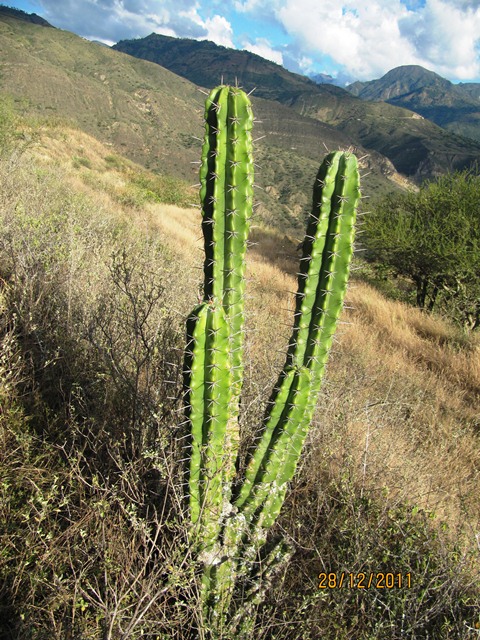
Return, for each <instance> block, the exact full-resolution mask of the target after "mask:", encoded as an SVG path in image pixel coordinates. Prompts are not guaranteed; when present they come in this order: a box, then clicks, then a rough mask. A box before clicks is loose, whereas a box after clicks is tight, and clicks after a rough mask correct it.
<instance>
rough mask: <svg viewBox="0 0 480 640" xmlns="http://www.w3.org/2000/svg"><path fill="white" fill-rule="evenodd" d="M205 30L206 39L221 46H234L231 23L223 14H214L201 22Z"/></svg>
mask: <svg viewBox="0 0 480 640" xmlns="http://www.w3.org/2000/svg"><path fill="white" fill-rule="evenodd" d="M203 26H204V27H205V29H206V30H207V39H208V40H212V41H213V42H215V43H216V44H220V45H222V46H223V47H230V48H232V49H233V48H234V47H235V45H234V44H233V39H232V38H233V29H232V25H231V24H230V23H229V22H228V20H227V19H226V18H224V17H223V16H219V15H215V16H213V18H207V19H206V20H205V22H204V23H203Z"/></svg>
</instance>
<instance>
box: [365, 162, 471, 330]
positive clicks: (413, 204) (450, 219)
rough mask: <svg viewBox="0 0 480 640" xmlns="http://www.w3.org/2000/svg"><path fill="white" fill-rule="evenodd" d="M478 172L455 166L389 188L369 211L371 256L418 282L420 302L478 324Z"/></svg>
mask: <svg viewBox="0 0 480 640" xmlns="http://www.w3.org/2000/svg"><path fill="white" fill-rule="evenodd" d="M479 210H480V176H478V175H474V174H473V173H471V172H468V171H464V172H457V173H453V174H449V175H446V176H442V177H440V178H438V179H437V180H436V181H434V182H429V183H426V184H425V185H423V186H422V188H421V189H420V191H419V192H418V193H404V194H400V193H397V194H390V195H388V196H386V197H385V198H384V199H383V200H382V201H380V203H379V204H378V205H377V206H376V207H375V209H374V211H373V212H372V213H371V214H370V215H369V216H367V217H366V222H365V231H366V237H365V246H366V248H367V249H368V253H369V256H370V258H372V259H374V260H376V261H378V262H381V263H383V264H385V265H387V266H388V267H390V268H391V269H392V271H393V272H394V273H396V274H398V275H401V276H405V277H408V278H409V279H410V280H411V281H412V283H413V284H414V286H415V291H416V303H417V306H419V307H420V308H422V309H423V308H424V309H428V310H429V311H432V310H433V309H439V310H441V311H442V312H444V313H445V314H446V315H447V316H449V317H451V318H453V319H455V320H457V321H459V322H461V323H462V324H463V325H464V326H465V327H466V328H469V329H476V328H478V327H479V326H480V302H479V300H480V281H479V278H478V264H479V263H480V225H479V214H478V212H479Z"/></svg>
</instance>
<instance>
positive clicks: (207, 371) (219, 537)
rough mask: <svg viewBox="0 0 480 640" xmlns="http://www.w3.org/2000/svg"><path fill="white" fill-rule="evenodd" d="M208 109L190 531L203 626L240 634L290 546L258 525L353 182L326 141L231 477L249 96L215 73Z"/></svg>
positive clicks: (350, 207)
mask: <svg viewBox="0 0 480 640" xmlns="http://www.w3.org/2000/svg"><path fill="white" fill-rule="evenodd" d="M205 119H206V133H205V141H204V146H203V152H202V162H201V169H200V179H201V200H202V210H203V222H202V226H203V232H204V238H205V263H204V275H205V280H204V299H203V302H202V303H201V304H199V305H198V306H197V307H196V308H195V309H194V311H193V312H192V314H191V316H190V318H189V320H188V323H187V335H188V345H187V350H186V357H185V387H186V394H185V404H186V412H187V418H188V424H189V427H190V435H191V439H190V450H189V469H188V475H189V479H188V501H189V508H190V518H191V524H192V527H191V541H192V543H193V545H194V547H195V548H196V549H197V552H198V557H199V560H200V561H201V563H202V576H201V600H202V603H203V607H204V618H205V620H204V621H205V629H206V630H207V631H208V632H209V633H211V636H212V637H219V636H220V635H222V634H224V633H226V632H227V629H228V632H232V633H236V634H237V636H238V634H242V633H246V632H247V630H248V628H249V624H250V623H251V622H252V616H249V613H250V612H251V610H252V607H253V605H254V604H255V603H256V602H257V601H258V600H259V599H260V598H261V597H262V592H263V590H264V589H265V588H266V585H268V579H269V576H270V575H271V574H272V571H273V570H274V569H275V568H278V566H279V565H281V564H282V563H283V562H285V560H286V559H287V558H288V555H289V553H288V548H287V546H286V545H285V543H284V542H283V540H279V541H278V540H277V541H275V542H273V543H270V542H269V541H267V532H268V530H269V529H270V528H271V527H272V525H273V524H274V522H275V520H276V518H277V516H278V515H279V513H280V509H281V507H282V504H283V501H284V499H285V495H286V490H287V486H288V482H289V481H290V480H291V479H292V477H293V475H294V472H295V468H296V465H297V462H298V459H299V456H300V452H301V449H302V445H303V442H304V440H305V437H306V435H307V432H308V428H309V426H310V422H311V419H312V416H313V411H314V409H315V406H316V401H317V396H318V392H319V389H320V384H321V380H322V375H323V372H324V369H325V364H326V360H327V355H328V351H329V348H330V345H331V342H332V338H333V334H334V331H335V328H336V323H337V318H338V316H339V314H340V311H341V309H342V304H343V297H344V293H345V289H346V283H347V279H348V273H349V264H350V259H351V256H352V252H353V249H352V242H353V236H354V221H355V215H356V207H357V204H358V200H359V196H360V191H359V176H358V169H357V161H356V158H355V156H353V155H352V154H349V153H341V152H334V153H330V154H329V155H328V156H327V158H326V159H325V161H324V162H323V164H322V165H321V167H320V170H319V172H318V175H317V179H316V183H315V190H314V198H313V210H312V213H311V215H310V218H309V222H308V226H307V233H306V236H305V240H304V242H303V257H302V259H301V267H300V274H299V287H298V293H297V298H296V310H295V316H294V317H295V320H294V326H293V334H292V338H291V341H290V345H289V349H288V353H287V358H286V363H285V367H284V369H283V371H282V373H281V374H280V377H279V380H278V383H277V386H276V388H275V390H274V393H273V396H272V398H271V402H270V408H269V410H268V412H267V415H266V417H265V421H264V425H263V433H262V436H261V437H260V439H259V441H258V443H257V446H256V448H255V450H254V451H252V452H251V455H250V458H249V462H248V465H247V467H246V471H245V474H244V475H243V476H242V477H241V478H240V477H236V473H235V471H236V468H237V467H238V466H239V460H238V446H239V423H238V417H239V406H240V392H241V386H242V380H243V358H242V353H243V325H244V308H243V297H244V287H245V284H244V272H245V252H246V242H247V236H248V231H249V226H250V219H251V213H252V202H253V159H252V140H251V129H252V122H253V115H252V110H251V105H250V101H249V99H248V97H247V96H246V94H245V93H244V92H243V91H241V90H240V89H238V88H236V87H229V86H223V85H222V86H220V87H217V88H215V89H214V90H213V91H212V92H211V93H210V95H209V96H208V98H207V101H206V107H205ZM236 590H237V592H236ZM239 593H241V600H242V602H241V603H240V599H238V598H236V597H235V596H236V595H238V594H239Z"/></svg>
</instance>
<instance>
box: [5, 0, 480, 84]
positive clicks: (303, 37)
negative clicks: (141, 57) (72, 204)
mask: <svg viewBox="0 0 480 640" xmlns="http://www.w3.org/2000/svg"><path fill="white" fill-rule="evenodd" d="M2 1H3V4H6V5H8V6H12V7H16V8H18V9H23V10H24V11H28V12H29V13H31V12H35V13H38V14H39V15H41V16H42V17H44V18H45V19H46V20H48V21H49V22H50V23H51V24H53V25H54V26H56V27H59V28H61V29H67V30H68V31H73V32H74V33H76V34H78V35H80V36H83V37H85V38H88V39H91V40H100V41H102V42H105V43H107V44H114V43H115V42H118V41H119V40H122V39H130V38H141V37H144V36H146V35H149V34H150V33H152V32H155V33H160V34H163V35H168V36H176V37H180V38H194V39H198V40H212V41H213V42H215V43H217V44H220V45H223V46H226V47H232V48H235V49H247V50H249V51H252V52H253V53H257V54H258V55H260V56H262V57H264V58H267V59H269V60H273V61H274V62H276V63H278V64H281V65H283V66H284V67H286V68H287V69H289V70H290V71H295V72H297V73H303V74H305V75H309V74H314V73H325V74H328V75H331V76H333V77H334V78H336V79H337V80H338V81H339V82H341V83H343V82H351V81H353V80H372V79H375V78H380V77H381V76H383V75H384V74H385V73H386V72H387V71H389V70H390V69H393V68H394V67H398V66H400V65H405V64H418V65H421V66H423V67H425V68H426V69H429V70H430V71H435V72H436V73H438V74H440V75H441V76H443V77H444V78H448V79H449V80H451V81H452V82H459V81H461V82H480V0H350V1H342V0H2Z"/></svg>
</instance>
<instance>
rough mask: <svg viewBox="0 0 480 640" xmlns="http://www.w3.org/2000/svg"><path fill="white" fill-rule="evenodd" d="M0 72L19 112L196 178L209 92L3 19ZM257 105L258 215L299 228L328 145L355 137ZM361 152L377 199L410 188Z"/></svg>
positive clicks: (63, 35) (257, 101)
mask: <svg viewBox="0 0 480 640" xmlns="http://www.w3.org/2000/svg"><path fill="white" fill-rule="evenodd" d="M0 70H1V73H0V92H1V93H2V94H4V95H9V96H11V97H12V99H13V101H14V104H15V106H16V108H17V109H18V110H19V111H20V112H21V113H25V114H36V115H37V116H40V117H42V118H46V119H48V120H51V119H52V118H53V119H59V120H61V121H64V122H71V123H73V124H75V125H77V126H79V127H81V128H82V129H83V130H84V131H85V132H86V133H89V134H91V135H94V136H95V137H96V138H98V139H99V140H101V141H103V142H104V143H107V144H110V145H111V146H112V149H113V150H115V151H117V152H120V153H122V154H124V155H126V156H127V157H129V158H130V159H131V160H134V161H136V162H140V163H142V164H143V165H144V166H146V167H148V168H151V169H153V170H155V171H157V172H159V173H160V174H163V175H172V176H176V177H180V178H183V179H185V180H188V181H189V182H190V183H195V182H196V181H197V179H196V175H195V173H196V171H195V168H194V167H195V165H193V164H192V163H193V162H195V161H196V160H197V158H198V149H199V145H200V141H199V139H201V138H202V136H203V123H202V111H203V109H202V103H203V97H204V96H203V95H202V93H201V92H200V91H199V90H198V88H197V86H196V85H194V84H192V83H191V82H189V81H187V80H185V79H183V78H181V77H180V76H178V75H176V74H174V73H172V72H170V71H168V70H167V69H165V68H163V67H160V66H159V65H157V64H153V63H149V62H146V61H144V60H139V59H136V58H133V57H132V56H129V55H125V54H123V53H120V52H117V51H114V50H111V49H109V48H107V47H104V46H100V45H98V44H95V43H91V42H88V41H86V40H84V39H82V38H79V37H78V36H75V35H74V34H72V33H69V32H66V31H60V30H58V29H44V28H42V27H39V26H37V25H35V24H28V23H26V22H24V21H20V20H18V19H15V18H13V17H11V16H2V15H0ZM32 78H35V81H34V82H32ZM219 80H220V78H219ZM253 103H254V111H255V114H256V118H257V122H256V125H255V138H256V139H258V142H257V144H256V157H257V162H258V165H259V167H260V168H259V169H258V170H257V183H258V185H259V192H258V196H257V197H258V201H259V203H260V208H259V215H260V216H261V218H262V219H263V220H265V221H268V222H270V223H272V224H274V225H276V226H280V227H281V226H285V227H286V228H291V227H293V228H297V230H298V229H299V228H301V225H302V219H303V215H304V213H305V211H306V210H307V209H308V207H309V205H310V202H309V198H310V196H309V195H307V194H308V193H309V191H310V188H311V182H312V180H313V177H312V176H315V173H316V171H317V167H318V164H319V162H320V159H321V157H322V154H323V152H324V150H325V147H328V148H331V149H332V148H347V147H349V146H351V145H352V144H355V141H354V140H352V138H351V136H349V135H347V134H345V133H343V132H341V131H339V130H338V129H336V128H334V127H331V126H329V125H328V124H324V123H322V122H319V121H317V120H314V119H311V118H307V117H304V116H302V115H300V114H298V113H297V112H296V111H295V110H292V109H289V108H287V107H286V106H284V105H281V104H279V103H278V102H274V101H268V100H265V99H262V98H260V97H254V98H253ZM357 146H358V151H359V155H361V156H366V157H365V158H364V171H365V172H366V173H369V174H370V175H369V176H368V177H367V178H366V185H367V186H368V188H369V192H370V193H371V194H374V193H376V192H385V191H386V190H387V189H390V188H392V187H396V186H397V185H398V184H402V179H401V178H400V177H399V176H397V173H396V172H395V169H394V167H393V165H392V164H391V163H390V162H389V161H388V160H387V159H386V158H384V157H383V156H381V155H380V154H377V153H375V152H370V154H369V155H367V151H366V150H365V149H364V148H362V147H361V146H360V145H357Z"/></svg>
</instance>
